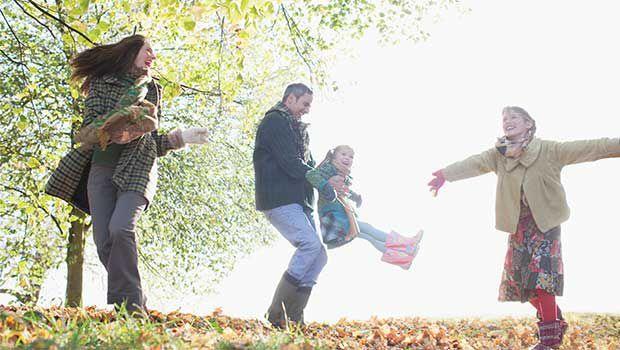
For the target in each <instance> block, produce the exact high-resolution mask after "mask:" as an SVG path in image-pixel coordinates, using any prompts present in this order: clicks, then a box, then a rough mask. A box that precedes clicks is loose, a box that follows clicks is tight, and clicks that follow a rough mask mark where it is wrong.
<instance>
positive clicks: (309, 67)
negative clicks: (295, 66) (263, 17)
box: [280, 4, 314, 76]
mask: <svg viewBox="0 0 620 350" xmlns="http://www.w3.org/2000/svg"><path fill="white" fill-rule="evenodd" d="M280 7H281V8H282V14H283V15H284V19H286V25H287V26H288V30H289V32H290V33H291V39H293V45H295V51H297V55H299V57H301V59H302V60H303V61H304V63H305V64H306V66H307V67H308V70H309V71H310V76H313V75H314V73H313V71H312V65H311V64H310V62H309V61H308V59H306V57H305V56H304V55H303V53H302V52H301V50H300V49H299V45H297V40H296V39H295V37H296V36H298V35H295V33H294V32H293V27H292V26H291V19H290V18H289V15H288V13H287V12H286V8H285V7H284V4H282V5H280Z"/></svg>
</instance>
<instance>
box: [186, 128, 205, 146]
mask: <svg viewBox="0 0 620 350" xmlns="http://www.w3.org/2000/svg"><path fill="white" fill-rule="evenodd" d="M181 138H182V139H183V143H186V144H187V143H193V144H197V145H202V144H205V143H207V142H208V141H209V129H207V128H200V127H198V128H187V129H184V130H183V131H181Z"/></svg>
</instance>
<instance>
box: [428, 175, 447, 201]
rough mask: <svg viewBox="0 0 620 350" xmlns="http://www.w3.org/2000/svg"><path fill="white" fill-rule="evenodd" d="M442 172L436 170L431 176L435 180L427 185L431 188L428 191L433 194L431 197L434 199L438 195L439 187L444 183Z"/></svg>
mask: <svg viewBox="0 0 620 350" xmlns="http://www.w3.org/2000/svg"><path fill="white" fill-rule="evenodd" d="M442 170H443V169H442ZM442 170H437V171H436V172H434V173H433V176H435V178H434V179H432V180H431V181H430V182H429V183H428V185H429V186H430V187H431V188H430V189H429V190H430V191H431V192H433V196H435V197H436V196H437V194H438V193H439V189H440V188H441V186H443V184H444V183H445V182H446V178H445V177H444V176H443V171H442Z"/></svg>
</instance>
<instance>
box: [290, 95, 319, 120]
mask: <svg viewBox="0 0 620 350" xmlns="http://www.w3.org/2000/svg"><path fill="white" fill-rule="evenodd" d="M284 105H285V106H286V107H287V108H288V109H289V111H291V114H292V115H293V116H294V117H295V118H301V116H302V115H304V114H306V113H308V112H310V106H311V105H312V95H310V94H303V95H301V96H299V97H295V95H293V94H290V95H288V96H287V97H286V101H284Z"/></svg>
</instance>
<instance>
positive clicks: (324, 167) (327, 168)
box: [306, 145, 423, 269]
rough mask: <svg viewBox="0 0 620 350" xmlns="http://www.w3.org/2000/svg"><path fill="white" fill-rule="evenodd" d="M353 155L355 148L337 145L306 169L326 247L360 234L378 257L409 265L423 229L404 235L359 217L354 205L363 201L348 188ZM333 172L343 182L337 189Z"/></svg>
mask: <svg viewBox="0 0 620 350" xmlns="http://www.w3.org/2000/svg"><path fill="white" fill-rule="evenodd" d="M353 157H354V151H353V149H352V148H351V147H350V146H347V145H340V146H337V147H336V148H334V149H333V150H330V151H329V152H328V153H327V156H326V157H325V160H324V161H323V162H321V164H319V166H318V167H316V168H315V169H313V170H310V171H308V173H306V179H307V180H308V182H310V183H311V184H312V186H314V187H315V188H317V189H318V191H319V202H318V210H319V221H320V224H321V234H322V236H323V243H325V244H326V245H327V247H328V248H336V247H340V246H342V245H344V244H346V243H348V242H350V241H351V240H353V239H354V238H355V237H360V238H363V239H365V240H367V241H369V242H370V243H371V244H372V245H373V246H374V247H375V248H376V249H377V250H379V251H380V252H381V253H383V255H382V257H381V260H383V261H385V262H388V263H391V264H394V265H397V266H400V267H402V268H403V269H409V267H410V266H411V262H412V261H413V259H414V258H415V256H416V255H417V253H418V250H419V243H420V240H421V239H422V234H423V233H422V231H420V232H419V233H418V234H417V235H416V236H414V237H412V238H407V237H403V236H401V235H400V234H398V233H396V232H394V231H392V232H390V233H386V232H383V231H381V230H378V229H377V228H375V227H373V226H372V225H370V224H368V223H366V222H363V221H360V220H358V218H357V213H356V212H355V208H354V207H358V208H359V207H360V206H361V205H362V196H361V195H359V194H358V193H356V192H354V191H352V190H351V189H350V186H351V185H352V177H351V176H350V173H351V166H352V165H353ZM336 175H340V176H341V177H342V178H343V179H344V184H345V186H344V188H343V189H342V190H339V191H336V190H335V189H334V187H333V186H332V185H331V184H330V183H329V181H328V180H329V179H330V178H332V177H333V176H336ZM353 203H355V206H354V205H353Z"/></svg>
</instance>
